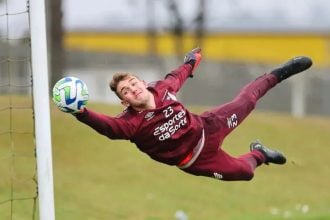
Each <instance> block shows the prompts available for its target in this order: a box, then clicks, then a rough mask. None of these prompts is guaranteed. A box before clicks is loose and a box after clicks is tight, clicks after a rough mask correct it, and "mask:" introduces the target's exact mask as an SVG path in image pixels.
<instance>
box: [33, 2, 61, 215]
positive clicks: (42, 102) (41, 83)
mask: <svg viewBox="0 0 330 220" xmlns="http://www.w3.org/2000/svg"><path fill="white" fill-rule="evenodd" d="M30 32H31V57H32V72H33V74H32V75H33V79H32V83H33V105H34V112H35V116H34V117H35V119H34V120H35V136H36V137H35V138H36V153H37V175H38V197H39V219H40V220H54V219H55V210H54V186H53V168H52V148H51V130H50V129H51V128H50V127H51V126H50V107H49V86H48V84H49V80H48V72H49V71H48V70H49V67H48V53H47V52H48V50H47V28H46V5H45V0H30Z"/></svg>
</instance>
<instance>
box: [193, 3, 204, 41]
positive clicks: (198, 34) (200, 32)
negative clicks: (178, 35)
mask: <svg viewBox="0 0 330 220" xmlns="http://www.w3.org/2000/svg"><path fill="white" fill-rule="evenodd" d="M205 4H206V3H205V0H199V7H198V9H197V10H198V11H197V16H196V18H195V23H196V29H195V38H196V46H199V47H203V37H204V31H205V30H204V25H205V8H206V7H205Z"/></svg>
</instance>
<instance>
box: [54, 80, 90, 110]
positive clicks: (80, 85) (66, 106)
mask: <svg viewBox="0 0 330 220" xmlns="http://www.w3.org/2000/svg"><path fill="white" fill-rule="evenodd" d="M88 97H89V96H88V89H87V86H86V84H85V83H84V82H83V81H82V80H81V79H78V78H76V77H72V76H69V77H64V78H62V79H60V80H59V81H58V82H57V83H56V84H55V86H54V88H53V101H54V102H55V104H56V105H57V107H58V108H59V109H60V110H61V111H63V112H67V113H77V112H79V111H80V110H82V109H83V108H84V107H85V106H86V105H87V102H88Z"/></svg>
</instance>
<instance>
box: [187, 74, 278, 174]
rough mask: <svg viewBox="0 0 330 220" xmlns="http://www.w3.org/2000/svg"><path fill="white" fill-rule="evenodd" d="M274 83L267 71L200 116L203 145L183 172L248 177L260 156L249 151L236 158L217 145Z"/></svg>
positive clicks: (260, 160)
mask: <svg viewBox="0 0 330 220" xmlns="http://www.w3.org/2000/svg"><path fill="white" fill-rule="evenodd" d="M276 84H277V79H276V77H275V76H273V75H271V74H265V75H262V76H260V77H259V78H257V79H256V80H254V81H253V82H251V83H249V84H247V85H246V86H245V87H243V88H242V89H241V91H240V92H239V94H238V95H237V96H236V97H235V98H234V99H233V100H232V101H231V102H228V103H226V104H223V105H220V106H218V107H216V108H213V109H211V110H210V111H207V112H204V113H202V114H201V115H200V117H201V119H202V120H203V123H204V131H205V144H204V148H203V150H202V152H201V153H200V155H199V156H198V158H197V160H196V161H195V162H194V163H193V164H192V165H191V166H190V167H188V168H185V169H182V170H183V171H185V172H188V173H191V174H194V175H199V176H208V177H214V178H216V179H221V180H250V179H252V177H253V173H254V169H255V168H256V167H257V166H258V165H260V164H262V163H263V162H264V160H265V158H264V156H263V155H262V154H261V153H260V152H258V151H253V152H249V153H247V154H244V155H242V156H240V157H233V156H230V155H229V154H228V153H226V152H225V151H223V149H222V148H220V147H219V146H221V144H222V142H223V140H224V138H225V137H226V136H227V135H228V134H229V133H230V132H232V131H233V130H234V129H235V128H236V127H237V126H239V125H240V124H241V123H242V122H243V120H244V119H245V118H246V117H247V116H248V115H249V114H250V112H251V111H252V110H253V109H254V108H255V106H256V103H257V101H258V100H259V99H260V98H261V97H262V96H263V95H265V94H266V92H267V91H269V90H270V89H271V88H273V87H274V86H275V85H276Z"/></svg>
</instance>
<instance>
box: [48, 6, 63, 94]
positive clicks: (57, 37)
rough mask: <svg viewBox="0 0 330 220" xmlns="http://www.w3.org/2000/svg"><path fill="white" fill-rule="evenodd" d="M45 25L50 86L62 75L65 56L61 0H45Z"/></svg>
mask: <svg viewBox="0 0 330 220" xmlns="http://www.w3.org/2000/svg"><path fill="white" fill-rule="evenodd" d="M46 7H47V9H46V12H47V26H48V30H47V32H48V35H47V38H48V48H49V55H50V56H49V72H50V76H49V78H50V85H51V86H50V88H52V85H54V84H55V83H56V81H57V80H58V79H60V78H62V76H63V68H64V65H65V56H64V51H63V28H62V15H63V14H62V0H47V1H46Z"/></svg>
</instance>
